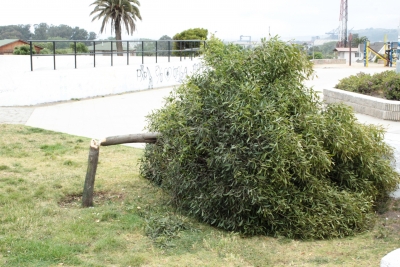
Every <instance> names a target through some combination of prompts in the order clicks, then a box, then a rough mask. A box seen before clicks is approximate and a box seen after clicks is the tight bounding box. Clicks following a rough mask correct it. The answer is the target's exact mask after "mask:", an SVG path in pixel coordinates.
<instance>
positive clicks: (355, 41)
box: [351, 33, 368, 47]
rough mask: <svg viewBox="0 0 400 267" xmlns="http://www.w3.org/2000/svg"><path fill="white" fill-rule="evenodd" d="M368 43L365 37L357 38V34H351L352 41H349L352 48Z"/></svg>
mask: <svg viewBox="0 0 400 267" xmlns="http://www.w3.org/2000/svg"><path fill="white" fill-rule="evenodd" d="M366 41H368V37H367V36H359V34H358V33H355V34H353V39H352V40H351V46H352V47H358V45H359V44H363V43H365V42H366Z"/></svg>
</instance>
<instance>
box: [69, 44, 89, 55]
mask: <svg viewBox="0 0 400 267" xmlns="http://www.w3.org/2000/svg"><path fill="white" fill-rule="evenodd" d="M69 48H70V49H71V50H72V52H73V53H75V43H71V44H70V45H69ZM76 52H77V53H89V48H88V47H87V46H86V45H85V44H84V43H81V42H78V43H76Z"/></svg>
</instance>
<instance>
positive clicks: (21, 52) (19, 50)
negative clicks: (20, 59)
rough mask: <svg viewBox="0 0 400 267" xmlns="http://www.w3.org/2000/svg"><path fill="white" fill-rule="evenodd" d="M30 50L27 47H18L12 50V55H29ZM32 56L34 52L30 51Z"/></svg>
mask: <svg viewBox="0 0 400 267" xmlns="http://www.w3.org/2000/svg"><path fill="white" fill-rule="evenodd" d="M30 51H31V48H30V46H29V45H20V46H16V47H15V48H14V51H13V54H14V55H30V54H31V52H30ZM32 54H36V51H35V50H34V49H32Z"/></svg>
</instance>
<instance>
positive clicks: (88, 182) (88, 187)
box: [82, 139, 100, 207]
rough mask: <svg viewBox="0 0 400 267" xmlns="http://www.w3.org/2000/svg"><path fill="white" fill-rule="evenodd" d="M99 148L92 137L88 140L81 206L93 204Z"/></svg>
mask: <svg viewBox="0 0 400 267" xmlns="http://www.w3.org/2000/svg"><path fill="white" fill-rule="evenodd" d="M99 150H100V145H99V142H98V141H96V140H94V139H92V141H91V142H90V150H89V159H88V167H87V171H86V179H85V185H84V188H83V195H82V206H83V207H92V206H93V190H94V180H95V177H96V170H97V163H98V162H99Z"/></svg>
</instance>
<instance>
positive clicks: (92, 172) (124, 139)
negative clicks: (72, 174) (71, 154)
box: [82, 133, 160, 208]
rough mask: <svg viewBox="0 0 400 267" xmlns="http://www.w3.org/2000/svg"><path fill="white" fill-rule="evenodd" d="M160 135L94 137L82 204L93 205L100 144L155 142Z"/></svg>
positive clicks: (91, 143) (85, 205) (84, 205)
mask: <svg viewBox="0 0 400 267" xmlns="http://www.w3.org/2000/svg"><path fill="white" fill-rule="evenodd" d="M159 136H160V133H140V134H128V135H118V136H111V137H107V138H105V139H103V140H102V141H96V140H94V139H93V140H92V141H91V142H90V150H89V159H88V167H87V171H86V179H85V185H84V188H83V195H82V206H83V207H85V208H86V207H92V206H93V192H94V181H95V178H96V170H97V164H98V162H99V152H100V146H112V145H120V144H127V143H155V142H157V138H158V137H159Z"/></svg>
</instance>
